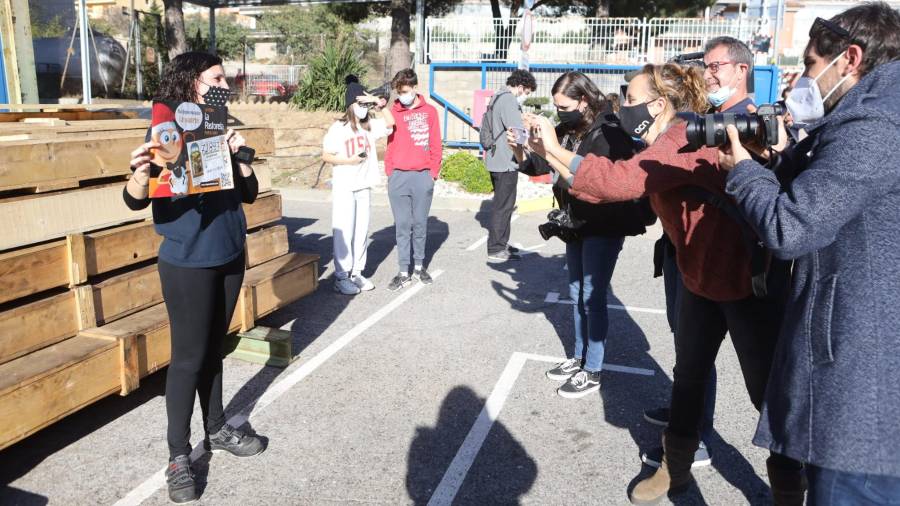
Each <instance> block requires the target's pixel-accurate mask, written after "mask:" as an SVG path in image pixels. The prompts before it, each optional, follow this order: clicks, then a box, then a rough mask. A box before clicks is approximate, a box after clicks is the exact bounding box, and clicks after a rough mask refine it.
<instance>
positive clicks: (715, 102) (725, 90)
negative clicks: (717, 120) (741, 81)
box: [706, 75, 737, 109]
mask: <svg viewBox="0 0 900 506" xmlns="http://www.w3.org/2000/svg"><path fill="white" fill-rule="evenodd" d="M735 77H737V75H735ZM732 84H734V83H732ZM735 93H737V88H735V87H733V86H719V89H718V90H716V91H713V92H710V93H707V94H706V99H707V100H708V101H709V103H710V105H712V106H713V107H715V108H716V109H718V108H719V107H722V104H724V103H725V102H728V99H730V98H731V97H733V96H734V94H735Z"/></svg>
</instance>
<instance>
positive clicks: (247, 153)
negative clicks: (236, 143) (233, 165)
mask: <svg viewBox="0 0 900 506" xmlns="http://www.w3.org/2000/svg"><path fill="white" fill-rule="evenodd" d="M234 158H235V160H237V161H239V162H241V163H246V164H247V165H250V164H251V163H253V159H254V158H256V150H255V149H253V148H251V147H249V146H241V147H240V148H238V151H237V153H235V154H234Z"/></svg>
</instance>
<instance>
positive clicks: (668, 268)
mask: <svg viewBox="0 0 900 506" xmlns="http://www.w3.org/2000/svg"><path fill="white" fill-rule="evenodd" d="M673 250H674V248H666V250H665V251H666V253H665V254H664V255H663V286H664V287H665V291H666V318H667V319H668V320H669V329H670V330H671V331H672V333H673V334H674V333H675V329H676V328H677V326H678V308H679V307H680V306H681V293H682V292H683V291H684V283H683V282H682V281H681V273H680V272H678V264H677V263H676V262H675V254H674V253H673ZM715 415H716V368H715V366H713V368H712V370H711V371H710V372H709V379H708V380H707V381H706V393H705V394H704V402H703V418H702V419H701V420H700V440H701V441H703V442H704V443H705V444H706V446H707V448H708V447H709V443H710V439H711V437H712V431H713V419H714V418H715Z"/></svg>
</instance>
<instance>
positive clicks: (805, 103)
mask: <svg viewBox="0 0 900 506" xmlns="http://www.w3.org/2000/svg"><path fill="white" fill-rule="evenodd" d="M841 56H844V54H843V53H841V54H839V55H837V57H836V58H835V59H833V60H831V63H829V64H828V66H827V67H825V69H824V70H823V71H822V72H819V75H817V76H816V77H815V78H810V77H801V78H800V79H799V80H797V85H796V86H794V89H793V90H791V93H790V94H789V95H788V98H787V100H785V101H784V104H785V106H787V110H788V112H790V113H791V117H793V118H794V122H796V123H800V124H809V123H812V122H813V121H816V120H819V119H822V118H823V117H824V116H825V101H826V100H828V98H829V97H830V96H831V95H832V94H833V93H834V92H835V91H836V90H837V89H838V88H840V87H841V85H842V84H844V81H846V80H847V79H848V78H849V77H850V74H847V75H846V76H844V78H843V79H841V80H840V81H838V83H837V84H836V85H834V87H833V88H831V91H829V92H828V94H827V95H825V98H822V91H821V90H820V89H819V85H818V83H817V81H818V80H819V78H820V77H822V76H823V75H824V74H825V72H826V71H827V70H828V69H829V68H831V66H832V65H834V64H835V63H836V62H837V61H838V60H839V59H840V58H841Z"/></svg>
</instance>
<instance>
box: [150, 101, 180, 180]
mask: <svg viewBox="0 0 900 506" xmlns="http://www.w3.org/2000/svg"><path fill="white" fill-rule="evenodd" d="M152 117H153V121H152V124H151V126H150V139H151V140H153V141H155V142H158V143H159V145H160V147H158V148H156V149H155V150H154V153H153V155H154V157H153V163H154V164H155V165H158V166H159V167H161V168H162V172H160V174H159V184H160V185H159V186H158V187H157V191H156V194H155V195H154V196H165V194H166V193H168V192H167V191H166V189H167V188H166V185H168V189H169V190H170V191H171V194H172V195H185V194H187V192H188V187H187V172H186V171H185V170H184V167H183V166H182V165H181V164H179V163H178V158H179V157H180V156H181V148H182V146H183V145H184V140H183V139H182V138H181V133H179V132H178V128H177V127H176V126H175V113H174V112H172V109H169V107H168V106H166V105H165V104H163V103H159V102H157V103H155V104H153V115H152Z"/></svg>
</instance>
